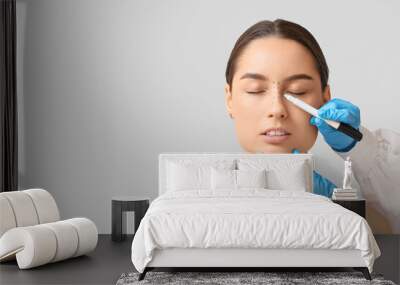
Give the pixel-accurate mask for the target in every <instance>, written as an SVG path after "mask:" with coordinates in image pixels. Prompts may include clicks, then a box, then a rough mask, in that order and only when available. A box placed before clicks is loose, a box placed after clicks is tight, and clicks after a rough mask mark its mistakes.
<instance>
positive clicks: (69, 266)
mask: <svg viewBox="0 0 400 285" xmlns="http://www.w3.org/2000/svg"><path fill="white" fill-rule="evenodd" d="M375 238H376V241H377V242H378V245H379V247H380V249H381V251H382V256H381V257H380V258H378V259H377V260H376V262H375V265H374V273H381V274H383V275H384V276H385V278H386V279H389V280H392V281H394V282H395V283H397V284H398V283H399V279H400V235H390V236H389V235H375ZM131 242H132V237H129V238H128V239H126V240H125V241H124V242H120V243H117V242H112V241H111V236H110V235H100V236H99V243H98V245H97V248H96V250H95V251H94V252H92V253H91V254H89V255H88V256H81V257H77V258H74V259H69V260H64V261H61V262H57V263H51V264H47V265H44V266H41V267H37V268H33V269H28V270H19V269H18V266H17V264H16V262H7V263H2V264H0V284H1V285H6V284H115V283H116V281H117V280H118V278H119V276H120V275H121V274H122V273H123V272H130V271H135V269H134V267H133V265H132V262H131V259H130V251H131Z"/></svg>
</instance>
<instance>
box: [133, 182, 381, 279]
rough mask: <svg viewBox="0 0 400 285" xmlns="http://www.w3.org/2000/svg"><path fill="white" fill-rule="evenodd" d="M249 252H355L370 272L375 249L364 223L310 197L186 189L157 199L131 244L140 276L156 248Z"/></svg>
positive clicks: (326, 201)
mask: <svg viewBox="0 0 400 285" xmlns="http://www.w3.org/2000/svg"><path fill="white" fill-rule="evenodd" d="M168 248H181V249H184V248H201V249H207V248H215V249H218V248H238V249H239V248H247V249H250V248H253V249H332V250H340V249H346V250H359V251H360V253H361V257H362V259H363V260H364V261H365V266H366V267H368V269H369V271H370V272H372V269H373V264H374V260H375V259H376V258H377V257H379V256H380V254H381V253H380V250H379V247H378V245H377V243H376V241H375V239H374V236H373V234H372V232H371V229H370V227H369V225H368V223H367V221H366V220H365V219H364V218H362V217H361V216H359V215H357V214H356V213H354V212H352V211H350V210H347V209H345V208H343V207H341V206H340V205H338V204H336V203H333V202H332V201H331V200H330V199H328V198H326V197H324V196H321V195H316V194H313V193H309V192H301V191H290V190H268V189H241V190H240V191H233V190H230V189H225V190H218V191H210V190H190V189H188V190H186V191H176V192H166V193H164V194H162V195H160V196H159V197H158V198H156V199H155V200H154V201H153V202H152V203H151V205H150V207H149V209H148V211H147V213H146V215H145V216H144V218H143V219H142V221H141V223H140V225H139V228H138V229H137V232H136V234H135V236H134V239H133V242H132V252H131V257H132V262H133V264H134V266H135V268H136V269H137V270H138V271H139V272H143V270H144V268H145V267H146V265H147V264H148V263H149V262H150V261H151V260H152V259H153V257H154V252H155V250H157V249H168Z"/></svg>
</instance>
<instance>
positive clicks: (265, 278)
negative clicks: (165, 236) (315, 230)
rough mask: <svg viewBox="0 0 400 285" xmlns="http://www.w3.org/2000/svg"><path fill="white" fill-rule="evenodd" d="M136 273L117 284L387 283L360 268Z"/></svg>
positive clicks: (390, 282)
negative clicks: (322, 270)
mask: <svg viewBox="0 0 400 285" xmlns="http://www.w3.org/2000/svg"><path fill="white" fill-rule="evenodd" d="M138 276H139V273H136V272H131V273H124V274H122V275H121V277H120V278H119V279H118V281H117V285H133V284H157V285H163V284H172V285H175V284H179V285H183V284H213V285H217V284H223V285H228V284H229V285H231V284H274V285H275V284H285V285H286V284H287V285H289V284H329V285H333V284H338V285H339V284H340V285H345V284H385V285H386V284H388V285H395V283H394V282H392V281H389V280H384V278H383V276H382V275H381V274H371V277H372V280H371V281H369V280H366V279H365V278H364V276H363V275H362V273H361V272H157V271H150V272H147V274H146V277H145V278H144V279H143V280H141V281H138Z"/></svg>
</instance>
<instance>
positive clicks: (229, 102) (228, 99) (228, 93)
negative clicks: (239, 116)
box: [225, 83, 233, 119]
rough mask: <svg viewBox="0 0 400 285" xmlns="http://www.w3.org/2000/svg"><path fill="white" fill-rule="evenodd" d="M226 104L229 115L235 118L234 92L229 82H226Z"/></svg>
mask: <svg viewBox="0 0 400 285" xmlns="http://www.w3.org/2000/svg"><path fill="white" fill-rule="evenodd" d="M225 105H226V109H227V111H228V114H229V116H230V117H231V118H232V119H233V114H232V112H233V108H232V92H231V88H230V86H229V84H228V83H226V84H225Z"/></svg>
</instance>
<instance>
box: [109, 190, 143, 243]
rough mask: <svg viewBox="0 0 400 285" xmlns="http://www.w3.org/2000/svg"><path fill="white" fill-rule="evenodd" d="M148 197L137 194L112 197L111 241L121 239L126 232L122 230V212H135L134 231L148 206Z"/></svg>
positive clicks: (124, 236)
mask: <svg viewBox="0 0 400 285" xmlns="http://www.w3.org/2000/svg"><path fill="white" fill-rule="evenodd" d="M149 204H150V199H149V198H148V197H138V196H118V197H113V198H112V202H111V207H112V211H111V216H112V217H111V239H112V240H113V241H123V240H124V239H125V238H126V234H125V233H123V232H122V215H123V212H129V211H133V212H135V233H136V231H137V229H138V227H139V224H140V221H141V220H142V218H143V217H144V215H145V214H146V211H147V209H148V208H149Z"/></svg>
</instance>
